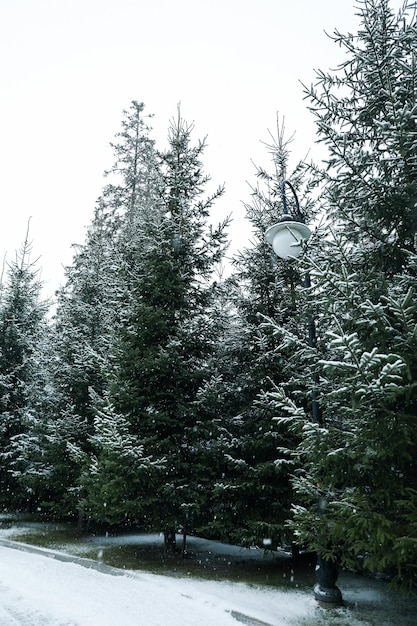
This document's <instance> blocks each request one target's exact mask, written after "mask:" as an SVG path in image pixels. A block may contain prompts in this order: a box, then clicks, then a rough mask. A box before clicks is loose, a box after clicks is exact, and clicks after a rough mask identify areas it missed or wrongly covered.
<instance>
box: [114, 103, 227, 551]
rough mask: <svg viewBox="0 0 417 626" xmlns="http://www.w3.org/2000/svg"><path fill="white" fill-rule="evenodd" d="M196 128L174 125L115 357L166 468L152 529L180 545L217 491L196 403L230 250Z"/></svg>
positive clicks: (134, 261) (152, 509)
mask: <svg viewBox="0 0 417 626" xmlns="http://www.w3.org/2000/svg"><path fill="white" fill-rule="evenodd" d="M191 134H192V126H189V125H187V124H186V123H185V121H184V120H183V119H182V117H181V115H180V113H179V115H178V119H177V120H175V121H173V122H172V125H171V127H170V129H169V137H168V139H169V148H168V150H167V151H166V152H164V153H160V157H159V159H160V163H159V179H158V185H159V186H158V190H157V194H155V195H154V196H153V197H152V203H150V204H149V203H148V205H147V206H148V207H149V210H147V211H142V212H141V214H140V215H139V218H138V220H137V225H136V234H135V246H136V247H135V248H134V249H133V250H132V248H131V247H130V248H129V250H127V252H128V254H129V253H132V252H133V255H132V254H131V255H130V263H131V264H130V267H129V276H130V293H131V304H130V307H129V309H128V311H127V315H126V318H125V319H124V323H123V326H122V328H121V331H120V335H119V340H118V343H117V348H116V352H115V355H114V372H113V380H112V384H111V388H110V398H111V401H112V403H113V404H114V407H115V410H116V412H117V413H118V414H122V415H123V416H124V417H125V419H126V420H127V422H128V423H129V427H130V433H131V435H132V436H135V437H136V438H137V441H138V442H140V444H142V445H143V446H144V451H145V454H146V455H147V456H149V457H150V458H151V459H152V460H153V461H154V462H157V461H161V462H162V461H163V462H164V464H165V470H164V472H163V474H161V475H160V477H159V481H158V483H157V485H156V486H155V488H154V490H153V492H152V493H148V495H147V496H146V499H145V498H143V500H142V502H138V517H139V518H140V519H141V520H142V522H143V523H144V524H145V525H146V526H147V527H149V528H152V529H157V530H163V531H164V532H165V535H166V537H167V538H171V539H172V538H173V537H174V531H175V530H176V529H178V528H179V527H182V528H186V527H188V526H191V527H192V526H193V525H195V524H196V523H198V515H199V502H200V499H201V497H202V493H203V491H204V489H207V488H208V485H207V481H205V478H204V468H203V467H202V466H201V461H200V457H199V450H201V437H202V434H203V430H204V429H203V428H202V426H203V425H202V424H201V423H200V422H199V416H198V413H197V408H196V407H197V405H196V399H197V394H198V390H199V389H200V387H201V385H203V383H204V381H205V380H206V379H207V377H208V375H209V374H208V372H207V363H208V360H209V356H210V353H211V351H212V346H213V343H214V340H215V339H214V335H213V324H212V321H211V320H210V317H209V315H208V307H209V305H210V299H211V297H212V287H211V283H212V274H213V270H214V268H215V265H216V264H217V263H218V262H219V261H220V259H221V256H222V249H223V247H224V243H225V235H224V225H220V226H219V228H218V229H216V230H213V229H211V228H209V227H208V226H207V220H208V217H209V211H210V208H211V206H212V204H213V202H214V201H215V200H216V198H218V197H219V196H220V195H221V193H222V189H219V190H217V191H215V192H214V194H213V195H212V196H210V197H209V198H207V199H202V198H201V196H202V194H203V191H204V188H205V186H206V184H207V182H208V180H209V178H208V177H207V176H206V175H204V174H203V171H202V163H201V156H202V154H203V151H204V142H200V143H198V144H197V145H196V146H193V145H192V144H191Z"/></svg>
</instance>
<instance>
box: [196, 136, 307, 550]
mask: <svg viewBox="0 0 417 626" xmlns="http://www.w3.org/2000/svg"><path fill="white" fill-rule="evenodd" d="M271 137H272V143H271V145H267V149H268V151H269V152H270V154H271V157H272V161H273V164H274V170H273V172H272V174H270V173H268V172H267V171H266V170H264V169H261V168H258V170H257V178H258V182H257V184H256V185H255V186H254V187H253V189H252V198H251V202H250V203H247V204H246V211H247V217H248V219H249V220H250V221H251V223H252V226H253V234H254V241H253V244H252V247H250V248H247V249H245V250H244V251H242V252H241V253H240V254H239V255H238V256H237V257H236V258H235V259H234V264H235V272H234V274H233V276H232V277H231V279H230V280H229V284H228V287H229V292H230V293H231V294H233V297H232V302H233V307H234V315H233V316H232V317H231V318H230V322H229V326H228V327H227V328H228V330H227V331H226V332H225V336H224V338H223V341H222V350H221V356H220V357H218V359H217V360H218V362H219V364H221V368H222V369H221V370H220V371H221V374H222V384H223V390H222V394H220V393H219V394H218V395H219V398H221V402H222V405H223V424H224V427H225V429H226V426H227V429H226V430H225V432H223V433H222V446H223V451H224V455H225V462H224V463H223V471H222V477H221V479H219V480H217V482H216V486H215V489H214V491H213V504H212V507H213V519H212V521H211V522H210V524H209V525H208V528H207V530H206V532H210V533H211V534H213V535H215V534H216V533H217V534H218V535H220V536H221V537H222V538H223V539H227V540H229V541H234V542H237V543H240V544H245V545H252V544H255V545H262V544H263V543H264V541H265V540H266V542H267V544H268V545H270V546H275V547H276V546H279V545H283V544H287V545H288V544H289V543H291V542H292V538H291V534H290V533H289V531H288V528H287V526H286V521H287V519H288V517H289V516H290V505H291V483H290V472H292V471H294V463H293V460H292V459H291V458H290V456H289V455H288V453H287V451H286V450H287V449H289V448H294V447H295V446H296V439H295V438H294V436H293V434H292V433H290V432H289V431H288V429H286V428H285V427H283V426H282V425H279V424H277V423H276V422H274V420H273V417H274V410H273V408H272V407H271V405H270V403H269V402H268V400H266V399H265V394H266V393H267V391H268V390H272V389H273V388H274V385H275V384H276V385H280V384H283V383H284V382H285V383H286V384H289V381H290V380H291V377H292V375H293V374H292V373H291V374H289V372H288V369H287V366H288V355H287V354H286V351H285V348H284V346H283V345H282V341H281V338H280V337H279V336H278V335H277V334H276V333H275V331H274V330H272V329H271V326H270V324H269V320H274V323H275V324H278V325H282V326H285V327H286V328H287V330H288V331H292V332H297V329H298V328H299V319H298V307H297V301H298V298H299V295H298V292H299V286H300V284H301V282H302V278H301V275H300V271H299V269H298V268H297V267H296V266H295V265H294V264H289V263H284V262H282V261H278V259H277V257H276V255H275V254H274V253H273V252H272V250H271V249H270V247H269V245H268V244H267V243H266V242H265V230H266V229H267V228H268V227H269V226H270V225H271V224H272V223H274V222H277V221H278V219H279V218H280V217H281V213H282V204H281V185H282V181H283V180H284V179H285V178H286V173H287V170H288V161H289V156H290V154H289V146H288V144H289V141H288V140H287V139H286V138H285V128H284V124H282V126H280V125H279V124H278V127H277V137H276V138H275V137H274V136H273V135H271ZM291 180H293V181H294V184H295V185H296V186H297V187H300V186H301V182H302V172H301V170H299V169H297V170H296V171H295V172H294V174H293V176H292V177H291ZM289 202H290V200H289ZM302 328H304V325H303V326H302ZM302 388H305V386H304V385H303V386H302V387H301V388H300V392H301V391H302Z"/></svg>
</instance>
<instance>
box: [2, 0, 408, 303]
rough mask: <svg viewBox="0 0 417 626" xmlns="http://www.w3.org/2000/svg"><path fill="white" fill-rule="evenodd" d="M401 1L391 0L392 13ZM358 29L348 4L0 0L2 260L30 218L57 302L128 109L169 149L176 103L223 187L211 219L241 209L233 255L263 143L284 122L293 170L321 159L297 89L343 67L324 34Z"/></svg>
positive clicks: (243, 233)
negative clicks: (148, 119) (204, 144)
mask: <svg viewBox="0 0 417 626" xmlns="http://www.w3.org/2000/svg"><path fill="white" fill-rule="evenodd" d="M401 5H402V0H392V6H393V7H394V8H395V9H397V8H399V7H400V6H401ZM335 28H338V29H339V30H341V31H342V32H346V31H351V32H355V31H356V29H357V18H356V17H355V9H354V0H298V1H295V0H71V1H69V0H66V1H64V0H0V58H1V63H0V210H1V213H0V215H1V219H0V255H1V256H3V255H4V254H5V253H7V255H8V258H13V257H14V254H15V250H16V249H18V248H19V247H20V244H21V242H22V241H23V239H24V236H25V232H26V225H27V221H28V219H29V217H32V219H31V231H30V232H31V239H32V240H33V258H36V257H38V256H40V260H39V263H38V265H39V266H40V267H42V268H43V269H42V278H43V280H44V282H45V289H46V292H47V293H48V294H52V293H53V292H54V290H55V289H56V288H57V287H58V286H59V284H60V283H61V282H62V280H63V269H62V266H63V265H68V264H69V263H70V262H71V258H72V249H71V244H72V243H82V242H83V240H84V233H85V226H87V225H88V224H89V222H90V220H91V217H92V214H93V209H94V204H95V201H96V199H97V197H98V196H99V195H100V193H101V190H102V187H103V185H104V184H105V181H104V179H103V171H104V170H105V169H109V168H110V167H111V165H112V162H113V157H112V152H111V149H110V148H109V146H108V144H109V142H110V141H113V139H114V135H115V133H116V132H118V131H119V129H120V123H121V119H122V110H123V109H128V108H129V106H130V102H131V101H132V100H138V101H139V102H141V101H143V102H144V103H145V105H146V111H147V112H148V113H153V114H155V117H154V119H153V120H152V126H153V128H154V133H153V136H154V137H155V138H156V139H157V141H158V142H159V145H162V146H163V145H164V142H165V137H166V133H167V128H168V125H169V120H170V119H171V118H172V117H173V116H175V115H176V108H177V103H178V102H181V110H182V114H183V116H184V117H185V119H186V120H187V121H189V122H192V121H194V122H195V135H194V136H195V139H198V138H203V137H204V136H206V135H207V139H208V148H207V151H206V158H205V161H204V162H205V168H206V173H208V174H210V175H211V176H212V179H213V184H215V185H216V186H217V184H220V183H223V182H225V183H226V196H225V198H224V199H223V200H222V201H221V203H220V204H219V205H218V209H217V212H215V214H214V218H213V219H214V221H216V222H217V221H219V220H220V219H222V218H223V217H224V216H225V215H226V214H228V213H233V215H234V217H235V223H234V228H233V230H232V231H231V240H232V245H233V249H241V248H243V247H244V246H245V245H246V244H247V243H248V238H249V236H250V229H249V225H248V224H246V223H245V220H244V219H243V217H242V216H243V215H244V211H243V207H242V205H241V203H242V201H247V200H248V198H249V188H248V186H247V184H246V181H249V182H254V172H255V169H254V166H253V164H252V160H253V161H254V162H255V163H257V164H263V165H267V164H268V154H267V151H266V149H265V147H264V146H263V145H262V143H261V142H262V141H268V139H269V135H268V130H271V131H274V129H275V127H276V114H277V112H279V114H280V116H284V117H285V125H286V128H287V133H288V135H291V134H292V133H293V132H294V131H295V132H296V136H295V141H294V143H293V147H294V162H295V161H296V160H298V158H300V157H302V156H304V155H305V154H306V153H307V152H308V151H309V150H310V151H312V152H313V153H314V136H315V129H314V123H313V118H312V115H311V114H310V113H309V112H308V111H307V103H306V102H305V101H304V100H303V90H302V86H301V84H300V81H302V82H304V83H306V84H310V83H311V82H312V81H313V80H314V76H315V73H314V70H315V69H323V70H326V69H328V68H329V67H334V66H335V65H336V64H337V63H338V62H339V61H340V60H341V58H342V57H341V53H340V49H339V48H338V46H337V45H336V44H334V43H333V42H331V41H330V40H329V38H328V37H326V35H325V33H324V31H326V32H329V33H332V32H333V31H334V29H335Z"/></svg>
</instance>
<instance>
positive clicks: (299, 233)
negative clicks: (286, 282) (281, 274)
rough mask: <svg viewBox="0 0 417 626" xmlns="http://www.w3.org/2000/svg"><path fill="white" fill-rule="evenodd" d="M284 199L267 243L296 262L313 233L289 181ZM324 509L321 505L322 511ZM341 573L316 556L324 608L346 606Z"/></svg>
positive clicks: (311, 326) (311, 333)
mask: <svg viewBox="0 0 417 626" xmlns="http://www.w3.org/2000/svg"><path fill="white" fill-rule="evenodd" d="M286 186H288V187H289V188H290V189H291V192H292V194H293V196H294V200H295V206H296V215H295V216H294V217H293V216H291V214H290V213H289V211H288V207H287V198H286V195H285V187H286ZM281 199H282V206H283V215H282V217H281V219H280V221H279V222H278V223H277V224H274V225H273V226H271V227H270V228H268V230H267V231H266V232H265V239H266V241H267V242H268V243H269V244H271V246H272V248H273V249H274V252H275V254H276V255H277V256H279V257H280V258H281V259H284V260H285V261H290V260H291V259H296V258H297V257H299V256H300V254H301V251H302V246H303V243H304V242H306V241H307V240H308V238H309V237H310V235H311V231H310V229H309V228H308V226H306V225H305V224H304V215H303V213H302V211H301V210H300V205H299V202H298V198H297V194H296V192H295V189H294V187H293V186H292V184H291V183H290V182H289V181H288V180H284V181H283V183H282V186H281ZM305 285H306V287H309V286H310V277H309V275H308V274H307V275H306V279H305ZM308 340H309V345H310V346H311V347H315V346H316V341H317V340H316V325H315V322H314V318H313V316H312V315H310V314H309V319H308ZM312 417H313V420H314V421H315V422H317V423H318V424H319V425H320V426H321V425H322V421H321V415H320V410H319V405H318V402H317V399H316V397H315V393H313V400H312ZM322 506H323V504H322V503H321V505H320V507H319V509H320V508H321V507H322ZM337 577H338V571H337V567H336V564H335V563H334V561H331V560H328V559H324V558H323V557H322V556H320V555H317V565H316V578H317V583H316V585H315V587H314V597H315V598H316V600H317V601H318V602H319V603H320V605H321V606H324V607H335V606H340V605H341V604H343V598H342V593H341V591H340V589H339V588H338V587H337V586H336V584H335V583H336V580H337Z"/></svg>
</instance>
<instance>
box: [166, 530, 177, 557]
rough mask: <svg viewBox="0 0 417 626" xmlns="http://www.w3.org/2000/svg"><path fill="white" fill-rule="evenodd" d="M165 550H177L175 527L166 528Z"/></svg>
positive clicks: (172, 551) (171, 551)
mask: <svg viewBox="0 0 417 626" xmlns="http://www.w3.org/2000/svg"><path fill="white" fill-rule="evenodd" d="M164 545H165V552H170V553H174V552H176V550H177V540H176V537H175V528H166V529H165V530H164Z"/></svg>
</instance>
